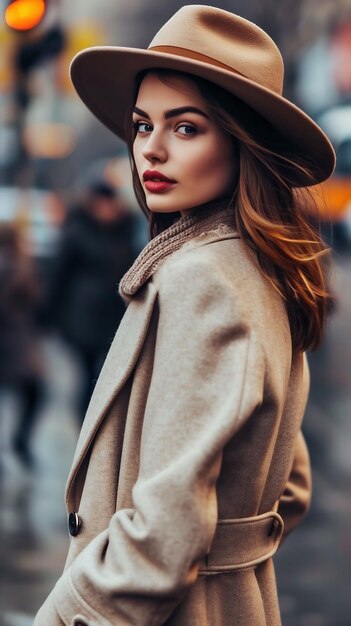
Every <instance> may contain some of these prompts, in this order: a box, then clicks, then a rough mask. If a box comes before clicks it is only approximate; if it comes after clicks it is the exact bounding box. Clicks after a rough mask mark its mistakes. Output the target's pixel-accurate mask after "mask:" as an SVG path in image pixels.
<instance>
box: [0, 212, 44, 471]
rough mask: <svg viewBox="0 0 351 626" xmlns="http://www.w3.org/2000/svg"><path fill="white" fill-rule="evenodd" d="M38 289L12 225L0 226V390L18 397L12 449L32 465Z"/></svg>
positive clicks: (38, 375)
mask: <svg viewBox="0 0 351 626" xmlns="http://www.w3.org/2000/svg"><path fill="white" fill-rule="evenodd" d="M40 303H41V288H40V285H39V282H38V277H37V275H36V273H35V271H34V267H33V264H32V262H31V259H30V258H29V257H28V255H27V254H25V253H24V252H23V250H22V248H21V239H20V236H19V234H18V232H17V231H16V228H15V226H13V225H11V224H1V225H0V390H2V391H3V390H4V389H6V390H11V391H12V392H14V393H15V394H16V397H17V398H18V400H19V407H20V408H19V415H18V416H17V419H16V420H15V424H14V430H13V449H14V452H15V453H16V455H17V456H18V458H19V460H20V461H21V462H22V463H23V464H24V465H25V466H26V467H32V466H33V464H34V458H33V454H32V451H31V438H32V433H33V429H34V425H35V420H36V415H37V412H38V407H39V403H40V400H41V395H42V380H41V379H42V360H41V354H40V347H39V331H38V326H37V320H38V313H39V309H40Z"/></svg>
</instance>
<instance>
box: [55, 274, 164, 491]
mask: <svg viewBox="0 0 351 626" xmlns="http://www.w3.org/2000/svg"><path fill="white" fill-rule="evenodd" d="M156 296H157V290H156V288H155V286H154V285H153V284H152V282H151V281H149V282H148V283H146V285H145V286H144V287H143V288H142V289H141V290H140V291H139V292H138V293H137V294H136V295H135V296H134V298H133V299H132V300H131V302H130V304H129V305H128V308H127V310H126V312H125V314H124V317H123V319H122V321H121V323H120V325H119V328H118V331H117V333H116V335H115V337H114V340H113V342H112V344H111V347H110V350H109V352H108V355H107V357H106V360H105V363H104V365H103V367H102V370H101V372H100V376H99V378H98V381H97V383H96V386H95V389H94V392H93V395H92V397H91V400H90V403H89V406H88V410H87V413H86V416H85V420H84V423H83V426H82V429H81V432H80V435H79V439H78V443H77V447H76V452H75V455H74V460H73V464H72V468H71V471H70V473H69V476H68V481H67V486H66V499H68V497H69V493H70V488H71V486H72V483H73V481H74V478H75V476H76V474H77V472H78V470H79V467H80V465H81V463H82V461H83V459H84V457H85V455H86V453H87V451H88V450H89V447H90V445H91V443H92V441H93V439H94V436H95V434H96V432H97V430H98V428H99V427H100V425H101V422H102V421H103V418H104V416H105V415H106V412H107V410H108V408H109V406H110V404H111V402H112V401H113V399H114V398H115V397H116V395H117V394H118V393H119V391H120V390H121V389H122V387H123V385H124V384H125V383H126V381H127V380H128V377H129V376H130V374H131V372H132V370H133V367H134V365H135V363H136V361H137V359H138V356H139V354H140V351H141V348H142V346H143V343H144V340H145V337H146V333H147V330H148V327H149V324H150V320H151V315H152V311H153V309H154V304H155V300H156Z"/></svg>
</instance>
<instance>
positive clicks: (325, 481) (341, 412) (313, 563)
mask: <svg viewBox="0 0 351 626" xmlns="http://www.w3.org/2000/svg"><path fill="white" fill-rule="evenodd" d="M334 285H335V291H336V292H337V294H338V295H339V298H340V302H339V309H338V312H337V313H336V314H335V315H334V318H333V319H332V320H331V321H330V323H329V327H328V331H327V335H326V339H325V341H324V344H323V347H322V348H321V349H320V350H319V351H318V352H316V353H313V354H312V355H310V357H309V361H310V366H311V375H312V386H311V393H310V400H309V404H308V408H307V412H306V416H305V421H304V432H305V436H306V439H307V441H308V445H309V448H310V454H311V459H312V466H313V477H314V495H313V502H312V508H311V511H310V513H309V515H308V517H307V518H306V520H305V522H304V523H303V524H302V525H301V526H300V527H299V528H298V529H297V530H296V531H295V532H294V533H293V535H292V536H291V537H290V538H289V539H288V540H287V541H286V543H285V544H284V545H283V546H282V548H281V550H280V552H279V554H278V555H277V557H276V567H277V579H278V587H279V594H280V604H281V610H282V620H283V626H351V591H350V590H351V531H350V526H351V524H350V519H351V332H350V325H351V324H350V323H351V257H348V258H346V257H339V258H337V260H336V266H335V276H334ZM43 349H44V351H45V354H46V357H47V363H48V366H47V369H46V388H47V392H46V397H45V398H44V403H43V407H42V410H41V414H40V415H39V417H38V422H37V428H36V431H35V438H34V446H33V447H34V450H33V452H34V454H35V457H36V468H35V471H34V472H33V473H30V472H28V471H26V470H24V469H23V467H22V466H21V465H20V464H19V463H18V461H17V459H16V458H15V457H14V456H13V455H12V453H11V452H10V450H9V446H8V442H9V439H10V435H11V430H12V427H13V415H14V414H15V411H16V402H15V401H14V399H13V398H11V397H2V398H1V399H0V410H1V422H0V425H1V432H0V435H1V437H0V441H1V452H2V455H1V465H0V470H1V479H2V480H1V494H0V495H1V503H2V504H1V538H0V539H1V541H0V610H1V617H0V626H31V624H32V621H33V616H34V614H35V611H36V609H37V608H38V607H39V606H40V604H41V602H42V601H43V599H44V598H45V596H46V595H47V593H48V592H49V590H50V589H51V588H52V586H53V584H54V583H55V581H56V580H57V578H58V576H59V575H60V572H61V571H62V567H63V564H64V561H65V555H66V550H67V545H68V537H67V530H66V518H65V509H64V504H63V490H64V484H65V480H66V476H67V473H68V470H69V466H70V463H71V459H72V455H73V452H74V447H75V442H76V438H77V436H78V426H77V418H76V415H75V411H74V390H75V388H76V386H77V384H79V370H78V368H77V366H75V365H74V361H72V359H71V358H70V355H69V353H68V352H67V351H66V350H65V349H64V348H63V346H61V345H60V344H59V343H58V342H57V340H55V339H52V338H50V339H47V340H46V341H45V342H44V344H43ZM48 626H50V625H48ZM184 626H190V625H184Z"/></svg>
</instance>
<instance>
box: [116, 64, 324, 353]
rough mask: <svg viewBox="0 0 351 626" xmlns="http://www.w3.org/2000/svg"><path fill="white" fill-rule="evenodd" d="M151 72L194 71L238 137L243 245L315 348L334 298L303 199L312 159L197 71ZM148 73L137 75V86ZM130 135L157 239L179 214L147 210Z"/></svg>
mask: <svg viewBox="0 0 351 626" xmlns="http://www.w3.org/2000/svg"><path fill="white" fill-rule="evenodd" d="M152 71H153V72H155V73H157V75H158V76H159V78H160V79H161V80H163V81H164V82H167V81H169V80H172V76H186V77H188V78H191V79H192V81H193V82H194V83H195V85H197V87H198V89H199V91H200V93H201V95H202V97H203V99H204V101H205V103H206V105H207V107H208V110H209V112H210V114H211V116H212V118H213V119H214V120H215V121H216V122H217V123H218V124H219V125H220V126H221V127H222V128H223V129H224V130H226V131H227V132H228V133H229V134H230V135H231V136H232V137H233V141H235V142H237V145H238V149H239V160H240V167H239V177H238V180H236V181H235V182H234V181H233V196H232V199H231V203H232V205H233V206H234V207H235V219H236V228H237V230H238V232H239V234H240V236H241V238H242V240H243V242H244V244H245V245H246V246H248V247H249V248H251V249H254V250H255V251H256V254H257V259H258V263H259V265H260V267H261V269H262V271H263V272H264V274H265V275H266V276H267V277H268V279H269V280H270V281H271V283H272V284H273V286H274V287H275V288H276V289H277V290H278V291H279V293H280V294H281V296H282V297H283V298H284V300H285V302H286V308H287V312H288V316H289V322H290V329H291V335H292V343H293V346H294V348H296V349H297V350H301V351H303V350H308V349H315V348H317V347H318V346H319V344H320V342H321V339H322V337H323V333H324V329H325V323H326V318H327V315H328V313H329V312H330V311H331V310H332V305H333V297H332V295H331V293H330V291H329V288H328V284H327V283H328V281H327V275H328V263H327V257H329V254H328V253H329V252H330V251H329V248H328V247H327V246H326V245H325V243H324V241H323V239H322V238H321V235H320V233H319V232H318V231H317V230H316V229H315V228H314V227H313V226H312V224H311V222H310V220H309V218H308V217H307V214H306V211H305V206H306V204H307V198H308V202H309V203H310V202H311V197H310V195H309V192H308V189H307V187H301V184H302V183H303V184H304V185H306V180H307V181H308V182H309V181H310V183H309V184H311V185H312V184H313V181H314V178H313V163H309V162H308V161H307V160H306V158H305V157H304V156H303V155H298V151H297V150H296V151H295V152H294V151H293V150H292V151H291V152H290V153H289V151H287V149H286V142H284V139H283V138H282V136H281V135H280V136H279V134H278V133H277V131H275V130H274V128H273V127H272V126H271V125H270V124H269V122H267V121H266V120H265V119H263V118H262V117H261V116H260V115H259V114H257V113H256V112H255V111H253V110H252V109H251V108H250V107H248V106H247V105H246V104H244V103H243V102H241V101H240V100H238V99H237V98H236V97H235V96H233V95H232V94H230V93H229V92H227V91H226V90H224V89H222V88H220V87H218V86H217V85H216V86H215V85H213V84H212V83H210V82H209V81H207V80H205V79H202V78H199V77H197V76H193V75H191V76H189V75H188V74H182V73H181V72H177V71H170V70H152ZM145 74H146V72H144V73H143V74H142V75H141V76H140V77H139V82H138V84H139V85H140V82H141V80H142V78H143V77H144V75H145ZM126 123H127V125H128V127H129V129H130V123H129V122H128V120H127V122H126ZM129 136H130V137H131V140H130V142H129V146H128V147H129V152H130V158H131V166H132V173H133V185H134V191H135V195H136V197H137V200H138V202H139V204H140V206H141V209H142V210H143V212H144V214H145V215H146V216H147V218H148V221H149V232H150V237H151V238H153V237H155V236H156V235H157V234H159V233H160V232H162V231H163V230H165V229H166V228H168V227H169V226H170V225H171V224H173V223H174V222H175V221H176V220H177V219H179V216H180V214H179V213H165V214H162V213H152V212H151V211H149V209H148V207H147V204H146V200H145V194H144V191H143V188H142V186H141V183H140V180H139V177H138V174H137V171H136V167H135V163H134V159H133V153H132V146H133V141H134V137H133V134H132V133H131V132H130V130H129ZM297 155H298V156H297ZM234 187H235V188H234ZM297 188H298V189H297ZM312 201H313V199H312Z"/></svg>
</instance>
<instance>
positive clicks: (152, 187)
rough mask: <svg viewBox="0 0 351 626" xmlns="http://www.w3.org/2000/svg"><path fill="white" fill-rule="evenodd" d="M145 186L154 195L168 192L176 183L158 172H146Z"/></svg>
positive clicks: (144, 176) (144, 175) (144, 177)
mask: <svg viewBox="0 0 351 626" xmlns="http://www.w3.org/2000/svg"><path fill="white" fill-rule="evenodd" d="M143 179H144V186H145V187H146V189H147V190H148V191H151V192H152V193H161V192H163V191H168V190H169V189H171V188H172V187H173V185H174V184H175V183H176V181H175V180H171V179H170V178H167V176H165V175H164V174H161V172H158V171H157V170H146V171H145V172H144V174H143Z"/></svg>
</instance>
